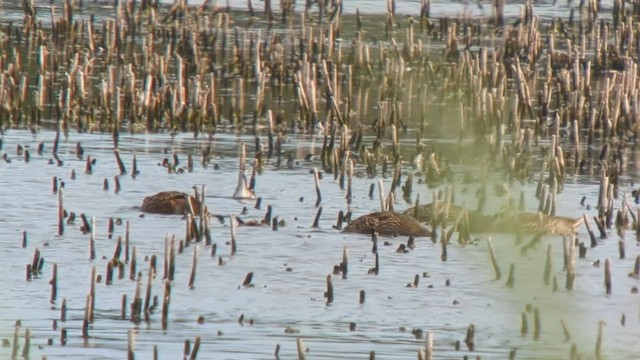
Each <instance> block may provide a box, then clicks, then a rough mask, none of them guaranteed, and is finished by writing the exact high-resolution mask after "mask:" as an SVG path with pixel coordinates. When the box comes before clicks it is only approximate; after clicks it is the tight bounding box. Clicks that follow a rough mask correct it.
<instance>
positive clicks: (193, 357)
mask: <svg viewBox="0 0 640 360" xmlns="http://www.w3.org/2000/svg"><path fill="white" fill-rule="evenodd" d="M200 342H201V338H200V336H196V339H195V341H194V342H193V349H192V350H191V356H189V360H196V358H197V357H198V351H199V350H200Z"/></svg>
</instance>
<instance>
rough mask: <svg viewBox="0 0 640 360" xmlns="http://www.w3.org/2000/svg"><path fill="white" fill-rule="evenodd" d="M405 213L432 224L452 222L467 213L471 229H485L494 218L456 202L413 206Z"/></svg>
mask: <svg viewBox="0 0 640 360" xmlns="http://www.w3.org/2000/svg"><path fill="white" fill-rule="evenodd" d="M403 214H405V215H409V216H411V217H413V218H415V219H416V220H418V221H420V222H421V223H427V224H430V223H431V222H432V221H433V220H435V221H436V222H437V223H438V224H446V225H448V224H451V223H454V222H455V221H457V220H458V219H461V218H462V216H463V215H466V218H467V220H468V221H469V229H470V231H476V232H477V231H478V230H479V229H483V228H484V227H485V226H487V224H491V223H492V222H493V218H492V217H491V216H488V215H483V214H481V213H480V212H478V211H471V210H467V209H466V208H465V207H463V206H458V205H454V204H448V206H447V204H445V203H444V202H439V203H436V204H435V206H434V204H433V203H429V204H424V205H420V206H418V208H417V209H416V208H415V207H412V208H410V209H407V210H405V211H404V212H403Z"/></svg>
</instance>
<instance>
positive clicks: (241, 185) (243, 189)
mask: <svg viewBox="0 0 640 360" xmlns="http://www.w3.org/2000/svg"><path fill="white" fill-rule="evenodd" d="M233 198H234V199H255V198H256V194H254V193H253V191H251V189H249V186H247V177H246V175H245V174H244V171H240V172H239V173H238V185H237V186H236V191H234V192H233Z"/></svg>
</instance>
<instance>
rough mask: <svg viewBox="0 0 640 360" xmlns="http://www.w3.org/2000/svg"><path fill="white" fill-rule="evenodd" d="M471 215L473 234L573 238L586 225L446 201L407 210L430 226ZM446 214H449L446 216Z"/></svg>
mask: <svg viewBox="0 0 640 360" xmlns="http://www.w3.org/2000/svg"><path fill="white" fill-rule="evenodd" d="M465 211H466V212H467V216H468V219H469V231H470V232H475V233H479V232H481V233H491V232H493V233H518V232H519V233H525V234H526V233H542V234H557V235H569V234H574V233H576V232H577V229H578V227H579V226H580V225H581V224H582V222H583V219H582V217H579V218H571V217H566V216H551V215H544V214H542V213H532V212H521V213H517V214H514V215H494V216H491V215H485V214H482V213H480V212H478V211H470V210H467V209H465V208H464V207H462V206H458V205H454V204H449V205H448V207H447V206H446V204H445V203H444V202H442V203H436V205H435V206H434V204H433V203H430V204H425V205H420V206H418V209H417V211H416V208H415V207H412V208H410V209H408V210H405V211H404V214H405V215H409V216H412V217H414V218H416V219H417V220H418V221H420V222H422V223H430V222H431V221H432V220H433V219H434V217H435V220H436V221H437V222H442V223H445V224H447V223H452V222H454V221H456V219H458V218H459V217H460V215H461V214H463V212H465ZM445 212H446V214H445Z"/></svg>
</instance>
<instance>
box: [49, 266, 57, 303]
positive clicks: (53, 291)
mask: <svg viewBox="0 0 640 360" xmlns="http://www.w3.org/2000/svg"><path fill="white" fill-rule="evenodd" d="M49 284H51V298H50V299H49V301H50V302H51V303H52V304H53V303H55V302H56V298H57V296H58V264H57V263H53V270H52V275H51V281H49Z"/></svg>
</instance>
